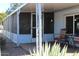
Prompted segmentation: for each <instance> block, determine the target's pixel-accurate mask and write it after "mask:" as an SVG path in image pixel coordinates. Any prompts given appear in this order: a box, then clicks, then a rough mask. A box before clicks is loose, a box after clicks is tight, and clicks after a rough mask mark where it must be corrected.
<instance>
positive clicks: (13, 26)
mask: <svg viewBox="0 0 79 59" xmlns="http://www.w3.org/2000/svg"><path fill="white" fill-rule="evenodd" d="M11 18H12V19H11V21H12V23H11V22H10V23H11V32H12V33H17V15H16V13H15V14H13V15H12V16H11Z"/></svg>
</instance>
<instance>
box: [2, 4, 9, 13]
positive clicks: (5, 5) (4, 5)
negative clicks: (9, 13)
mask: <svg viewBox="0 0 79 59" xmlns="http://www.w3.org/2000/svg"><path fill="white" fill-rule="evenodd" d="M9 7H10V3H0V12H5V11H6V10H7V9H8V8H9Z"/></svg>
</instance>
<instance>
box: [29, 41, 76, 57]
mask: <svg viewBox="0 0 79 59" xmlns="http://www.w3.org/2000/svg"><path fill="white" fill-rule="evenodd" d="M30 55H31V56H65V55H67V46H64V47H63V48H61V47H60V44H57V43H55V44H54V45H53V46H52V47H51V46H50V45H48V44H45V46H44V45H43V48H42V52H41V54H40V52H38V53H36V51H35V50H33V52H30ZM75 55H77V53H73V55H72V56H75Z"/></svg>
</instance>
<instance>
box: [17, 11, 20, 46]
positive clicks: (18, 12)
mask: <svg viewBox="0 0 79 59" xmlns="http://www.w3.org/2000/svg"><path fill="white" fill-rule="evenodd" d="M19 14H20V10H18V11H17V46H19V44H20V42H19V40H18V35H19Z"/></svg>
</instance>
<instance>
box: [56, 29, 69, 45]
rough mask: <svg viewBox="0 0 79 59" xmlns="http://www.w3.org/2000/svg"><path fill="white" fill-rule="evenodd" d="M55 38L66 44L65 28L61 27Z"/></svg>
mask: <svg viewBox="0 0 79 59" xmlns="http://www.w3.org/2000/svg"><path fill="white" fill-rule="evenodd" d="M55 40H56V41H57V42H58V43H60V44H63V45H64V44H68V40H67V35H66V29H65V28H63V29H61V31H60V34H59V36H58V37H56V38H55Z"/></svg>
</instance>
